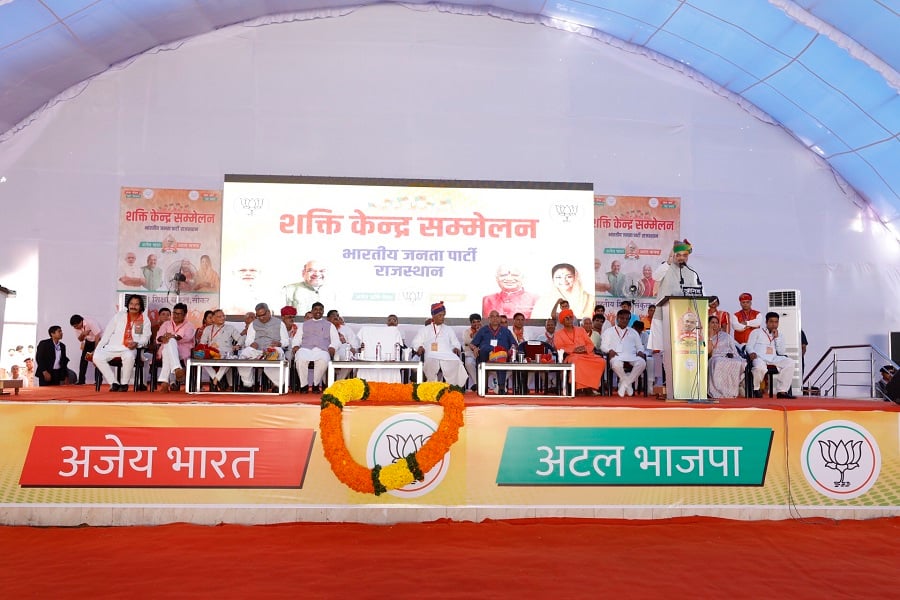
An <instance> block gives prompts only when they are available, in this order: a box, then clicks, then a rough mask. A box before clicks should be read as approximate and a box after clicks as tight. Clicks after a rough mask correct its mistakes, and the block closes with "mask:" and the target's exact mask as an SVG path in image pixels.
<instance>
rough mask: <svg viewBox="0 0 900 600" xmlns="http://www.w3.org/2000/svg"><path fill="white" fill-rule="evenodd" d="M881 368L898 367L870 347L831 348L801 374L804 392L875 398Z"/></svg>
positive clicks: (843, 396)
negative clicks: (876, 383) (885, 366)
mask: <svg viewBox="0 0 900 600" xmlns="http://www.w3.org/2000/svg"><path fill="white" fill-rule="evenodd" d="M883 365H894V366H895V367H896V366H897V365H895V364H894V362H893V361H892V360H891V359H890V357H889V356H888V355H887V354H885V353H884V352H883V351H882V350H880V349H879V348H876V347H875V346H872V345H871V344H854V345H849V346H831V347H829V348H828V350H826V351H825V353H824V354H822V358H820V359H819V361H818V362H817V363H816V364H815V366H814V367H812V368H811V369H809V371H807V372H806V373H805V374H804V376H803V389H804V392H805V393H809V394H811V395H819V396H832V397H837V396H838V395H840V396H841V397H842V398H874V397H875V396H876V392H875V382H876V381H877V380H879V379H881V375H880V373H879V370H880V369H881V367H882V366H883ZM839 390H840V394H839V393H838V392H839ZM848 392H850V393H848Z"/></svg>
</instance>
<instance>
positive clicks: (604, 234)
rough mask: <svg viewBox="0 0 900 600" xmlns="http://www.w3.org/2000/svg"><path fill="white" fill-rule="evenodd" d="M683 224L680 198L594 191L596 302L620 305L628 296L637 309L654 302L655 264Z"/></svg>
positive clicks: (670, 246)
mask: <svg viewBox="0 0 900 600" xmlns="http://www.w3.org/2000/svg"><path fill="white" fill-rule="evenodd" d="M680 230H681V198H678V197H664V196H601V195H595V196H594V253H595V254H594V271H595V273H594V279H595V282H596V283H595V292H596V294H597V303H598V304H604V305H606V307H607V308H608V309H610V308H618V306H619V303H620V302H621V301H622V300H623V299H625V298H628V299H629V300H634V302H635V310H637V311H639V314H643V313H644V312H646V309H647V307H648V306H649V305H650V304H653V303H655V301H656V293H657V286H658V282H657V281H655V280H654V279H653V270H654V268H656V266H658V265H659V263H660V262H661V261H664V260H666V258H667V257H668V256H669V252H670V251H671V250H672V244H673V242H674V241H675V240H676V239H678V237H679V233H680Z"/></svg>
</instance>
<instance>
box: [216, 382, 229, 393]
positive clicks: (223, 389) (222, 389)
mask: <svg viewBox="0 0 900 600" xmlns="http://www.w3.org/2000/svg"><path fill="white" fill-rule="evenodd" d="M217 389H218V390H219V391H220V392H230V391H231V386H230V385H228V382H227V381H220V382H219V383H218V385H217Z"/></svg>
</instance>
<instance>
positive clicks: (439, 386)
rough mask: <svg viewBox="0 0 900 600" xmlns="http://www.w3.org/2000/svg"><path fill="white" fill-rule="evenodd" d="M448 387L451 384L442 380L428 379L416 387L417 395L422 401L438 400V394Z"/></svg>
mask: <svg viewBox="0 0 900 600" xmlns="http://www.w3.org/2000/svg"><path fill="white" fill-rule="evenodd" d="M448 387H450V386H449V385H447V384H446V383H444V382H442V381H427V382H425V383H420V384H419V386H418V387H417V388H416V396H417V397H418V398H419V401H421V402H437V396H438V394H440V393H441V391H442V390H445V389H447V388H448Z"/></svg>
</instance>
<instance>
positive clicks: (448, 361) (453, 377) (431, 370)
mask: <svg viewBox="0 0 900 600" xmlns="http://www.w3.org/2000/svg"><path fill="white" fill-rule="evenodd" d="M422 371H423V372H424V373H425V379H427V380H428V381H440V379H439V378H438V373H439V372H440V373H443V375H444V381H446V382H447V383H449V384H450V385H455V386H457V387H465V385H466V380H467V379H468V378H469V374H468V373H467V372H466V367H465V365H463V363H462V361H460V360H459V359H458V358H444V359H437V358H429V357H428V356H426V357H425V363H424V364H423V365H422Z"/></svg>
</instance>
